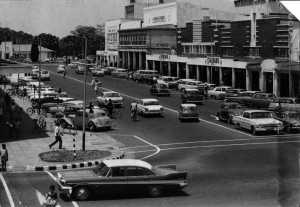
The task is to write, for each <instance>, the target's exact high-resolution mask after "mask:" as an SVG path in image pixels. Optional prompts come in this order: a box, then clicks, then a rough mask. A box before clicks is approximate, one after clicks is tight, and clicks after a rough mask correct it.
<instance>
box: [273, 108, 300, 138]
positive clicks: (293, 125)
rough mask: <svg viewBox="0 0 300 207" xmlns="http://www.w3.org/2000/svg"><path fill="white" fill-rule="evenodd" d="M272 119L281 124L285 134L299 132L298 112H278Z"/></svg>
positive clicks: (299, 113)
mask: <svg viewBox="0 0 300 207" xmlns="http://www.w3.org/2000/svg"><path fill="white" fill-rule="evenodd" d="M274 118H275V119H277V120H279V121H281V122H282V123H283V126H284V128H283V129H284V130H286V131H287V132H289V133H290V132H297V133H299V132H300V112H297V111H278V112H276V116H274Z"/></svg>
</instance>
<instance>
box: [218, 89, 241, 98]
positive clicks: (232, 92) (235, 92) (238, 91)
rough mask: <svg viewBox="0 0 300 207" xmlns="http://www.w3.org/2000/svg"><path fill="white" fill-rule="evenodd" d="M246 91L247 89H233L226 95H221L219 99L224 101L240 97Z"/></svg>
mask: <svg viewBox="0 0 300 207" xmlns="http://www.w3.org/2000/svg"><path fill="white" fill-rule="evenodd" d="M244 91H246V90H245V89H241V88H231V89H228V90H227V92H226V93H220V94H219V97H218V99H219V100H224V99H225V98H226V97H232V96H239V95H240V94H241V92H244Z"/></svg>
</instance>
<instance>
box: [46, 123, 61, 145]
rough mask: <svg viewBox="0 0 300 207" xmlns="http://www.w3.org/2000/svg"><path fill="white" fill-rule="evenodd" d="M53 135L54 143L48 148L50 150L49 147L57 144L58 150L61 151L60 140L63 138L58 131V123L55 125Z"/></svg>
mask: <svg viewBox="0 0 300 207" xmlns="http://www.w3.org/2000/svg"><path fill="white" fill-rule="evenodd" d="M54 135H55V141H54V142H53V143H51V144H50V145H49V148H50V149H51V147H52V146H53V145H55V144H56V143H57V142H59V149H61V148H62V139H61V136H63V134H62V132H61V130H60V123H56V124H55V128H54Z"/></svg>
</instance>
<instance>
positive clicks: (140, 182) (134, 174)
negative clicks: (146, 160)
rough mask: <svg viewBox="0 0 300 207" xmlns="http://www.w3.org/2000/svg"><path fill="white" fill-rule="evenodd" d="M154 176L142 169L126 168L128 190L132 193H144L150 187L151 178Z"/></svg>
mask: <svg viewBox="0 0 300 207" xmlns="http://www.w3.org/2000/svg"><path fill="white" fill-rule="evenodd" d="M151 175H153V173H152V172H151V171H149V170H148V169H145V168H142V167H136V166H128V167H126V176H127V189H128V190H129V191H130V192H136V193H138V192H143V191H145V190H146V189H147V187H148V186H149V176H151Z"/></svg>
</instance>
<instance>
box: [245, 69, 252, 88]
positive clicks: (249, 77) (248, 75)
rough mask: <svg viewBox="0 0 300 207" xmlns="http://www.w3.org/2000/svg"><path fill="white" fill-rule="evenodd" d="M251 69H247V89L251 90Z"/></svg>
mask: <svg viewBox="0 0 300 207" xmlns="http://www.w3.org/2000/svg"><path fill="white" fill-rule="evenodd" d="M251 79H252V78H251V71H249V70H248V69H246V90H247V91H251V88H252V87H251V82H252V80H251Z"/></svg>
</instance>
